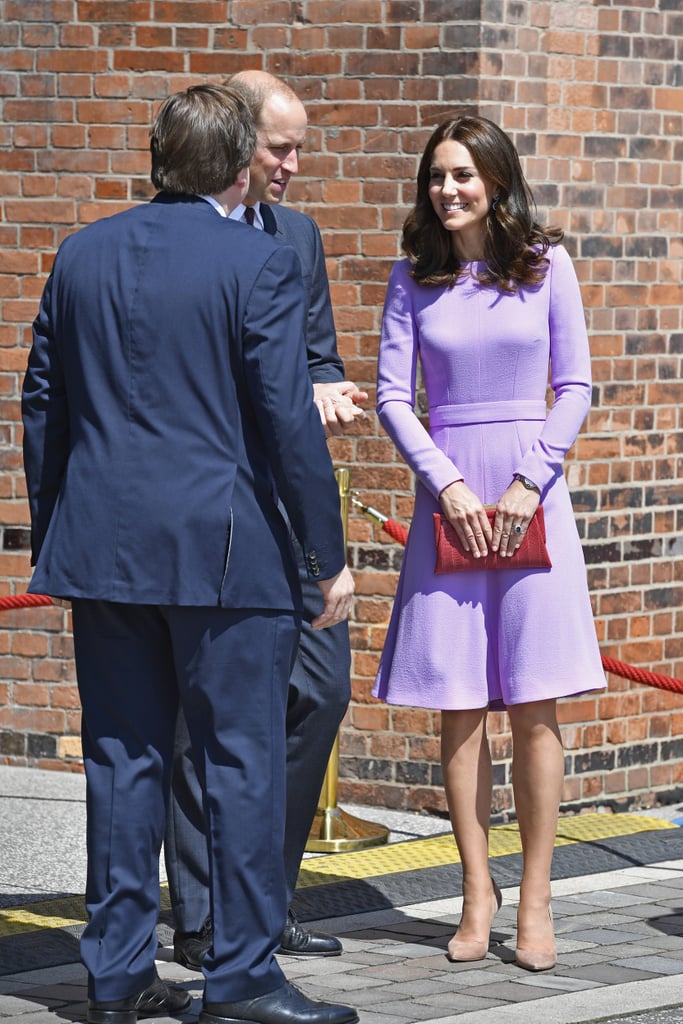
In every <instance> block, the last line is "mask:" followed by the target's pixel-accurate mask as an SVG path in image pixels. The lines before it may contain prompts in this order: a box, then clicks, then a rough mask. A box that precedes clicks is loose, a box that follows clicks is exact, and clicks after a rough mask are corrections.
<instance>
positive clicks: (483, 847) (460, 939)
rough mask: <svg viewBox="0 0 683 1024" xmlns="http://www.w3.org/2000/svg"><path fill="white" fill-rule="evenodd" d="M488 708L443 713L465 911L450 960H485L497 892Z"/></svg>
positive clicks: (444, 758) (446, 773)
mask: <svg viewBox="0 0 683 1024" xmlns="http://www.w3.org/2000/svg"><path fill="white" fill-rule="evenodd" d="M486 715H487V709H486V708H479V709H476V710H472V711H470V710H468V711H443V712H442V713H441V767H442V773H443V781H444V787H445V789H446V799H447V802H448V810H449V813H450V818H451V825H452V828H453V835H454V836H455V842H456V844H457V846H458V851H459V853H460V859H461V862H462V874H463V909H462V916H461V919H460V925H459V926H458V931H457V935H456V936H454V938H453V939H451V941H450V943H449V946H448V951H449V955H450V956H451V957H452V959H454V960H457V959H463V960H464V959H473V960H474V959H481V958H483V957H484V956H485V955H486V950H487V949H488V944H489V933H490V930H491V921H492V919H493V914H494V913H495V910H496V909H497V903H496V892H495V891H494V889H493V884H492V881H491V875H490V873H489V850H488V832H489V817H490V813H491V792H492V779H493V775H492V768H491V754H490V751H489V746H488V739H487V736H486Z"/></svg>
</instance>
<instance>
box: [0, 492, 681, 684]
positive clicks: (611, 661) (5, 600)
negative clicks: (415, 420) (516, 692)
mask: <svg viewBox="0 0 683 1024" xmlns="http://www.w3.org/2000/svg"><path fill="white" fill-rule="evenodd" d="M352 502H353V504H354V505H356V506H357V507H358V508H360V509H361V510H362V511H363V512H364V513H365V515H367V516H369V517H370V518H371V519H374V520H375V521H376V522H378V523H381V525H382V529H383V530H385V531H386V532H387V533H388V534H389V536H390V537H392V538H393V539H394V540H395V541H397V543H399V544H401V545H403V546H404V547H405V543H406V541H407V539H408V530H407V529H406V527H405V526H402V525H401V524H400V523H397V522H396V520H395V519H389V518H388V517H387V516H385V515H383V514H382V513H381V512H378V511H377V510H376V509H374V508H373V509H371V508H370V506H369V505H364V504H363V502H361V501H358V499H357V498H353V499H352ZM50 604H52V598H51V597H47V595H46V594H12V595H10V596H9V597H0V612H2V611H5V610H6V609H10V608H33V607H35V606H36V605H50ZM602 667H603V668H604V670H605V672H611V673H612V675H615V676H621V678H622V679H631V680H632V681H633V682H635V683H643V684H644V685H646V686H656V687H657V688H658V689H660V690H670V691H671V692H673V693H683V679H674V678H673V677H672V676H663V675H661V674H660V673H659V672H650V671H649V669H646V668H639V667H638V666H637V665H627V664H625V663H624V662H623V661H617V660H616V658H609V657H608V656H607V655H606V654H603V655H602Z"/></svg>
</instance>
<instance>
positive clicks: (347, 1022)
mask: <svg viewBox="0 0 683 1024" xmlns="http://www.w3.org/2000/svg"><path fill="white" fill-rule="evenodd" d="M359 1020H360V1017H359V1016H358V1014H357V1013H354V1015H353V1017H345V1018H344V1020H343V1022H342V1024H358V1022H359ZM197 1024H255V1022H254V1018H253V1017H251V1018H249V1017H219V1016H217V1015H216V1014H215V1013H207V1012H206V1011H205V1010H202V1012H201V1013H200V1014H199V1019H198V1021H197Z"/></svg>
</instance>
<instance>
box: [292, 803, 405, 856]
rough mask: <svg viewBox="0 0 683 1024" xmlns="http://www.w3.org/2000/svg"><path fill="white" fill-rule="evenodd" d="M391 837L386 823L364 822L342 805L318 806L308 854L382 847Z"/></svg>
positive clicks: (307, 845) (309, 840)
mask: <svg viewBox="0 0 683 1024" xmlns="http://www.w3.org/2000/svg"><path fill="white" fill-rule="evenodd" d="M388 839H389V829H388V828H387V827H386V825H378V824H377V822H375V821H363V820H362V818H354V816H353V815H352V814H348V813H347V812H346V811H342V810H341V809H340V808H339V807H332V808H327V809H326V810H321V809H318V811H317V813H316V816H315V818H314V819H313V826H312V828H311V831H310V833H309V836H308V842H307V843H306V852H307V853H344V852H346V851H347V850H362V849H364V848H365V847H368V846H380V845H381V844H382V843H386V842H387V841H388Z"/></svg>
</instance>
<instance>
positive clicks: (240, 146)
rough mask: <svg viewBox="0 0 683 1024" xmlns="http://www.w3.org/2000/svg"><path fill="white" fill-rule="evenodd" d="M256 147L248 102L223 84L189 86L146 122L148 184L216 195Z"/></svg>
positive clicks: (250, 156) (228, 183)
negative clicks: (148, 126)
mask: <svg viewBox="0 0 683 1024" xmlns="http://www.w3.org/2000/svg"><path fill="white" fill-rule="evenodd" d="M255 148H256V129H255V127H254V119H253V117H252V115H251V112H250V110H249V107H248V105H247V103H246V102H245V100H244V99H243V98H242V96H241V95H240V94H239V93H238V92H237V90H236V89H232V88H230V86H226V85H193V86H191V87H190V88H189V89H186V90H185V91H184V92H177V93H174V94H173V96H169V97H168V99H167V100H165V102H164V103H163V105H162V107H161V109H160V110H159V113H158V114H157V116H156V118H155V121H154V125H153V127H152V132H151V138H150V150H151V153H152V175H151V176H152V184H153V185H154V186H155V187H156V188H158V189H161V190H163V191H164V192H172V193H176V194H178V193H185V194H195V195H220V194H221V193H222V192H225V190H226V189H227V188H229V187H230V186H231V185H233V184H234V182H235V178H236V177H237V174H238V173H239V171H241V170H242V169H243V168H244V167H247V166H248V164H249V161H250V160H251V158H252V156H253V155H254V150H255Z"/></svg>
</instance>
